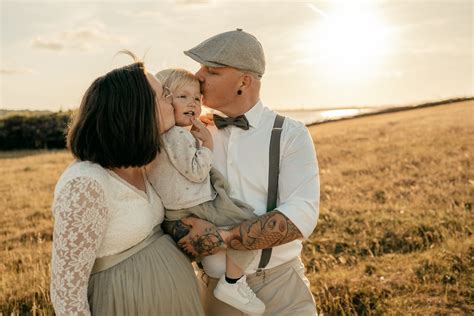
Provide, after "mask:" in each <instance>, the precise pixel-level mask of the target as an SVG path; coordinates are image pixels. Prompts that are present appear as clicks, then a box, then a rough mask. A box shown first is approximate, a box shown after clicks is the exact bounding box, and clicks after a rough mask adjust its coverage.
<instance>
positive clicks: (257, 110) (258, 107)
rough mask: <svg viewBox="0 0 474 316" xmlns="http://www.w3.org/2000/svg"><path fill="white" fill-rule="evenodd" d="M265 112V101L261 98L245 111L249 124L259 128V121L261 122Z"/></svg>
mask: <svg viewBox="0 0 474 316" xmlns="http://www.w3.org/2000/svg"><path fill="white" fill-rule="evenodd" d="M262 113H263V103H262V101H261V100H258V102H257V103H256V104H255V105H254V106H253V107H252V108H251V109H250V110H248V111H247V113H245V117H246V118H247V120H248V121H249V125H250V126H251V127H254V128H257V127H258V123H259V122H260V118H261V117H262Z"/></svg>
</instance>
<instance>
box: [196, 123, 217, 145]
mask: <svg viewBox="0 0 474 316" xmlns="http://www.w3.org/2000/svg"><path fill="white" fill-rule="evenodd" d="M191 121H192V122H193V127H192V128H191V134H193V136H194V137H196V138H197V139H199V140H200V141H201V142H202V146H203V147H206V148H209V149H210V150H213V149H214V140H213V139H212V135H211V132H209V130H208V129H207V128H206V126H205V125H204V124H203V123H202V122H201V121H200V120H195V119H191Z"/></svg>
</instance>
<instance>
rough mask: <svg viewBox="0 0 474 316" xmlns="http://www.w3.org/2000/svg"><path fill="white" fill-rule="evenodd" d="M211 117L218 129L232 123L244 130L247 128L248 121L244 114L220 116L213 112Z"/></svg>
mask: <svg viewBox="0 0 474 316" xmlns="http://www.w3.org/2000/svg"><path fill="white" fill-rule="evenodd" d="M213 117H214V124H216V127H217V128H218V129H221V128H224V127H227V126H229V125H234V126H237V127H238V128H241V129H244V130H248V129H249V121H248V120H247V118H246V117H245V115H239V116H237V117H222V116H219V115H217V114H214V115H213Z"/></svg>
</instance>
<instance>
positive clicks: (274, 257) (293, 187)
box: [178, 29, 319, 315]
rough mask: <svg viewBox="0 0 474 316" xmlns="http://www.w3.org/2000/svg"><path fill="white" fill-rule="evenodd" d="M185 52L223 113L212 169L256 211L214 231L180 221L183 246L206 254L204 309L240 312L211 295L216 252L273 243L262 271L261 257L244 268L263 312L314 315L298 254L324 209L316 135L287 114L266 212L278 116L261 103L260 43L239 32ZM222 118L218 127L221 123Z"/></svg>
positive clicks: (210, 102) (221, 264) (207, 98)
mask: <svg viewBox="0 0 474 316" xmlns="http://www.w3.org/2000/svg"><path fill="white" fill-rule="evenodd" d="M184 53H185V54H186V55H187V56H189V57H191V58H192V59H194V60H195V61H197V62H199V63H200V64H201V68H200V69H199V71H198V72H197V73H196V76H197V77H198V78H199V80H200V82H201V91H202V93H203V103H204V104H205V105H206V106H208V107H210V108H212V109H214V110H215V113H217V114H220V115H221V116H222V117H224V119H220V121H224V124H221V126H219V127H220V128H218V127H217V126H211V125H209V127H208V128H209V129H210V131H211V133H212V134H213V137H214V167H215V168H217V169H218V170H219V171H220V172H221V173H223V174H224V175H225V176H226V178H227V180H228V181H229V183H230V187H231V190H232V191H231V195H232V197H233V198H236V199H240V200H242V201H244V202H246V203H248V204H250V205H251V206H253V207H254V209H255V214H256V215H258V217H256V218H255V219H252V220H249V221H245V222H243V223H241V224H240V225H237V226H235V227H232V228H230V229H217V228H216V227H215V226H214V225H213V224H211V223H209V222H207V221H204V220H201V219H197V218H187V219H183V220H182V222H183V223H184V224H185V225H187V226H188V228H189V234H187V235H186V236H185V237H183V238H182V239H181V240H180V241H179V242H178V244H179V246H180V247H181V248H182V249H183V251H185V252H187V253H188V254H190V255H192V256H201V257H202V256H207V257H205V258H204V260H203V261H202V264H203V267H204V271H203V272H201V275H200V282H201V288H202V299H203V304H204V308H205V310H206V313H207V314H208V315H242V313H241V312H240V311H238V310H236V309H234V308H232V307H230V306H229V305H227V304H225V303H223V302H221V301H219V300H217V299H216V298H215V297H214V296H213V288H214V287H215V286H216V283H217V282H218V278H219V277H220V276H221V275H222V274H223V273H224V271H225V255H224V253H223V252H222V251H221V252H218V251H219V250H221V249H225V248H230V249H236V250H242V251H245V250H259V249H265V248H272V253H271V257H270V260H269V262H268V264H267V265H266V266H265V268H264V269H259V268H258V267H259V262H260V256H258V258H256V259H255V260H254V262H252V264H251V265H250V267H249V268H248V269H247V271H246V274H247V282H248V284H249V286H250V287H251V288H252V290H253V291H254V292H255V293H256V294H257V296H258V297H259V298H260V299H261V300H262V301H263V302H264V303H265V305H266V310H265V315H315V314H316V307H315V303H314V299H313V296H312V294H311V291H310V289H309V281H308V279H307V278H306V277H305V275H304V266H303V264H302V262H301V259H300V257H299V255H300V252H301V249H302V239H304V238H307V237H308V236H309V235H310V234H311V233H312V232H313V230H314V228H315V226H316V222H317V218H318V214H319V176H318V167H317V161H316V154H315V151H314V145H313V141H312V139H311V136H310V135H309V132H308V130H307V128H306V127H305V126H304V124H303V123H301V122H298V121H295V120H293V119H290V118H286V119H285V121H284V123H283V127H282V133H281V140H280V169H279V181H278V184H279V187H278V203H277V207H276V208H275V209H274V210H271V211H269V212H266V211H267V210H266V204H267V193H268V176H269V171H268V168H269V144H270V135H271V132H272V128H273V124H274V121H275V117H276V115H277V114H276V113H275V112H273V111H271V110H270V109H269V108H267V107H265V106H264V105H263V103H262V101H261V100H260V86H261V78H262V77H263V74H264V72H265V57H264V53H263V48H262V46H261V44H260V42H259V41H258V40H257V39H256V38H255V37H254V36H253V35H251V34H249V33H246V32H244V31H243V30H241V29H237V30H236V31H230V32H225V33H221V34H218V35H215V36H213V37H211V38H209V39H208V40H206V41H204V42H202V43H201V44H199V45H198V46H196V47H194V48H192V49H190V50H188V51H185V52H184ZM242 115H245V117H242ZM217 119H218V118H215V119H214V120H215V123H216V124H215V125H219V124H217V123H218V122H217ZM246 121H247V123H248V126H246V124H247V123H246ZM233 123H235V125H236V126H234V125H232V124H233ZM225 125H227V126H225ZM259 253H260V252H259Z"/></svg>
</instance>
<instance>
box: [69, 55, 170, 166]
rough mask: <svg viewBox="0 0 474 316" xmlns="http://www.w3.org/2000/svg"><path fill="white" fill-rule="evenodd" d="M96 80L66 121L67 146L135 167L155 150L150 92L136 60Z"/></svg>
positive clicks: (84, 155)
mask: <svg viewBox="0 0 474 316" xmlns="http://www.w3.org/2000/svg"><path fill="white" fill-rule="evenodd" d="M126 53H127V54H129V55H131V56H132V57H133V58H134V61H135V63H133V64H131V65H128V66H124V67H121V68H117V69H114V70H112V71H110V72H109V73H107V74H105V75H104V76H101V77H99V78H97V79H96V80H95V81H94V82H93V83H92V85H91V86H90V87H89V88H88V89H87V91H86V93H85V94H84V97H83V98H82V102H81V106H80V108H79V111H78V112H77V114H76V115H75V117H74V119H73V121H72V123H71V124H70V127H69V130H68V134H67V147H68V149H70V150H71V152H72V154H73V155H74V157H76V158H77V159H79V160H83V161H85V160H87V161H91V162H94V163H98V164H100V165H101V166H102V167H104V168H109V169H111V168H126V167H140V166H144V165H146V164H148V163H150V162H151V161H152V160H153V159H154V158H155V157H156V155H157V153H158V152H159V151H160V142H161V138H160V134H159V127H158V124H159V123H158V119H157V115H158V114H157V109H156V106H157V104H156V97H155V91H154V90H153V88H152V87H151V85H150V83H149V82H148V79H147V77H146V72H145V67H144V65H143V63H142V62H138V61H137V59H136V57H135V55H133V54H132V53H130V52H126Z"/></svg>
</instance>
